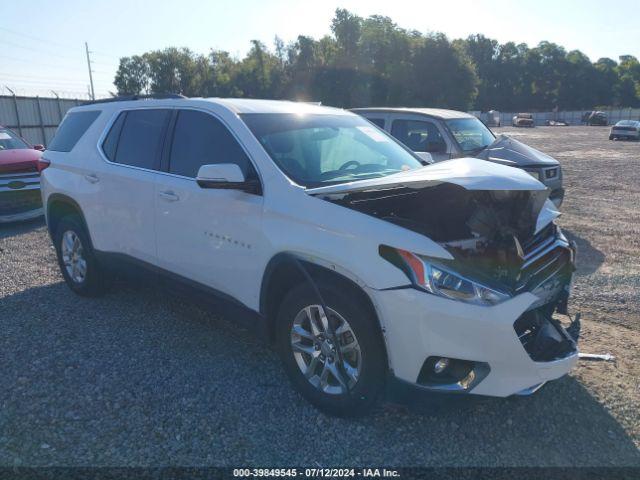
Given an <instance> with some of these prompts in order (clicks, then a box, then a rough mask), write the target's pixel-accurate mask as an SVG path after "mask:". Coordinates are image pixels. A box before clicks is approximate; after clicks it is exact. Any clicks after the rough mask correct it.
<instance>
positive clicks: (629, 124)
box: [616, 120, 639, 127]
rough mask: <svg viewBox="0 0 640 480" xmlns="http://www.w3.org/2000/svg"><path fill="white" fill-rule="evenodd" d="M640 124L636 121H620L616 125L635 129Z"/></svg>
mask: <svg viewBox="0 0 640 480" xmlns="http://www.w3.org/2000/svg"><path fill="white" fill-rule="evenodd" d="M638 123H639V122H636V121H634V120H620V121H619V122H618V123H616V126H617V127H635V126H636V124H638Z"/></svg>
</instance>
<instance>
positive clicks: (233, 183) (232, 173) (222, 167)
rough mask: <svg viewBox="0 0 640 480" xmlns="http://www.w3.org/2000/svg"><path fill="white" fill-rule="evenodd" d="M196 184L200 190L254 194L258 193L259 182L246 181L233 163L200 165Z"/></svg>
mask: <svg viewBox="0 0 640 480" xmlns="http://www.w3.org/2000/svg"><path fill="white" fill-rule="evenodd" d="M196 182H198V185H199V186H200V187H201V188H219V189H227V190H242V191H245V192H248V193H256V194H257V193H259V192H260V182H259V181H258V180H247V179H246V178H245V176H244V173H242V170H240V167H239V166H238V165H236V164H235V163H218V164H214V165H202V166H201V167H200V168H199V169H198V176H197V177H196Z"/></svg>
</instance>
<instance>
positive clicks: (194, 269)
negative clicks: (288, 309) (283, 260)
mask: <svg viewBox="0 0 640 480" xmlns="http://www.w3.org/2000/svg"><path fill="white" fill-rule="evenodd" d="M167 157H168V165H167V167H166V169H167V172H165V173H160V174H159V175H158V180H157V183H156V234H157V245H158V259H159V262H160V266H161V267H163V268H165V269H167V270H169V271H171V272H173V273H177V274H178V275H180V276H182V277H186V278H188V279H190V280H194V281H196V282H198V283H201V284H204V285H206V286H208V287H211V288H214V289H216V290H218V291H220V292H222V293H225V294H228V295H230V296H232V297H234V298H236V299H237V300H239V301H241V302H242V303H244V304H249V305H250V304H255V303H256V300H257V299H256V298H254V297H255V296H256V295H257V292H256V289H253V288H248V286H247V283H248V282H247V280H248V279H251V280H253V276H255V265H256V264H257V260H256V258H257V257H258V256H259V255H260V252H261V251H263V246H264V235H263V233H262V228H261V224H262V206H263V201H262V200H263V197H262V196H261V195H256V194H250V193H246V192H244V191H240V190H226V189H208V188H201V187H200V186H199V185H198V184H197V182H196V175H197V172H198V169H199V168H200V167H201V166H202V165H207V164H218V163H235V164H237V165H238V166H239V167H240V169H241V170H242V171H243V173H244V175H245V178H257V173H256V170H255V168H254V166H253V164H252V163H251V161H250V160H249V157H248V155H247V154H246V152H245V151H244V149H243V148H242V147H241V145H240V144H239V142H238V141H237V140H236V138H235V137H234V136H233V135H232V134H231V132H230V131H229V129H227V127H226V126H225V125H224V124H223V123H222V122H221V121H220V120H219V119H217V118H216V117H214V116H213V115H211V114H210V113H207V112H204V111H199V110H188V109H183V110H179V111H178V112H177V118H176V120H175V127H174V129H173V141H172V144H171V146H170V148H169V150H168V152H167Z"/></svg>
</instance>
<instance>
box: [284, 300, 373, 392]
mask: <svg viewBox="0 0 640 480" xmlns="http://www.w3.org/2000/svg"><path fill="white" fill-rule="evenodd" d="M290 336H291V347H292V350H293V356H294V358H295V360H296V363H297V364H298V367H299V368H300V371H301V372H302V374H303V375H304V376H305V378H306V379H307V380H308V381H309V383H311V384H312V385H313V386H314V387H316V388H317V389H319V390H321V391H323V392H325V393H328V394H331V395H341V394H344V393H348V392H349V390H351V389H352V388H353V387H354V386H355V384H356V383H357V381H358V378H359V377H360V373H361V371H362V352H361V350H360V345H359V343H358V340H357V338H356V336H355V333H354V332H353V330H352V328H351V325H349V322H347V321H346V320H345V319H344V318H343V317H342V316H341V315H340V314H339V313H338V312H336V311H334V310H332V309H330V308H327V309H326V312H325V309H324V308H323V307H322V306H321V305H309V306H307V307H305V308H303V309H302V310H300V312H298V314H297V315H296V316H295V318H294V320H293V324H292V326H291V335H290Z"/></svg>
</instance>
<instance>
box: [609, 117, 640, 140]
mask: <svg viewBox="0 0 640 480" xmlns="http://www.w3.org/2000/svg"><path fill="white" fill-rule="evenodd" d="M609 140H640V122H638V121H636V120H620V121H619V122H618V123H616V124H615V125H614V126H613V127H611V131H610V132H609Z"/></svg>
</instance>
